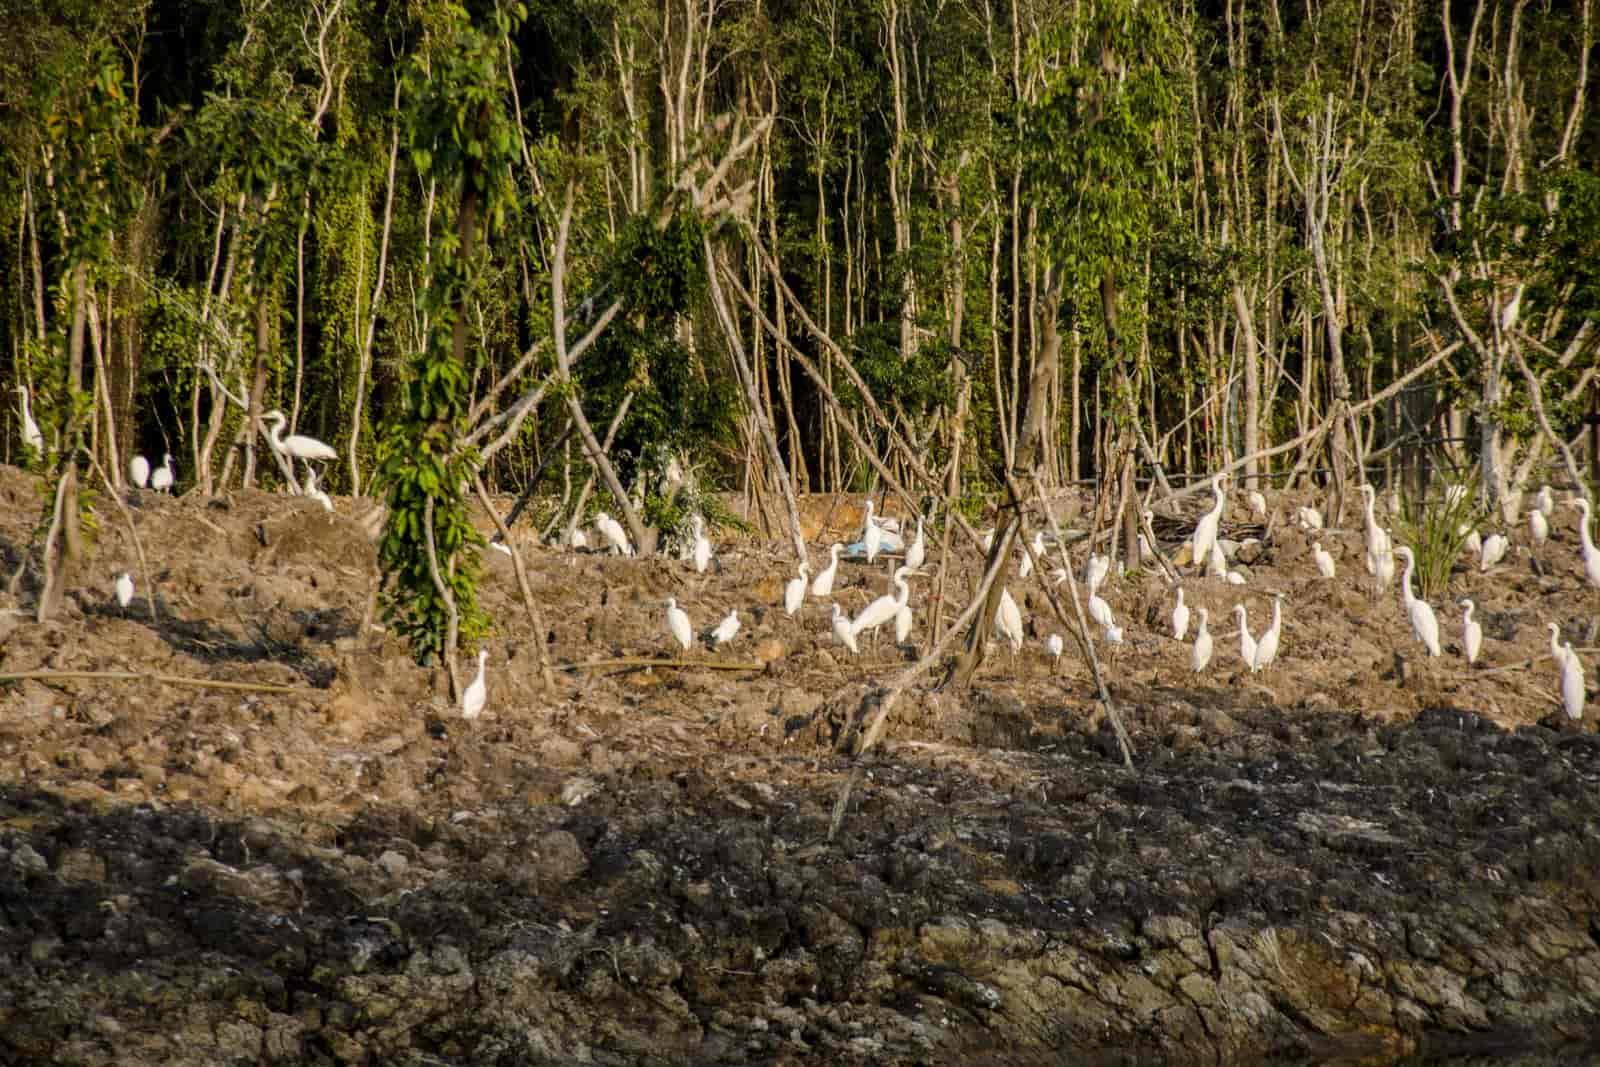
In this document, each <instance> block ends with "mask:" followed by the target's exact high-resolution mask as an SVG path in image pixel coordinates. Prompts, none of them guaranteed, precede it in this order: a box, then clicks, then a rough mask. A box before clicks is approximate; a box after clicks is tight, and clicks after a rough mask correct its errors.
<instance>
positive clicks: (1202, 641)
mask: <svg viewBox="0 0 1600 1067" xmlns="http://www.w3.org/2000/svg"><path fill="white" fill-rule="evenodd" d="M1198 614H1199V616H1200V629H1199V630H1197V631H1196V632H1195V635H1194V648H1192V649H1191V650H1190V652H1189V669H1190V670H1192V671H1194V673H1196V674H1199V673H1200V672H1201V671H1203V670H1205V669H1206V665H1207V664H1208V663H1210V662H1211V631H1210V630H1209V629H1208V628H1207V624H1208V623H1209V622H1210V619H1211V613H1210V612H1208V611H1206V609H1205V608H1200V609H1198Z"/></svg>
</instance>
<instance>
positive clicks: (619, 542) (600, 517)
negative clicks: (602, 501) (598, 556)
mask: <svg viewBox="0 0 1600 1067" xmlns="http://www.w3.org/2000/svg"><path fill="white" fill-rule="evenodd" d="M594 528H595V529H596V530H599V531H600V536H601V537H602V538H604V539H605V542H606V544H607V545H609V546H610V548H611V550H612V551H613V552H616V553H617V554H618V555H622V556H631V555H633V545H632V543H631V542H629V540H628V534H627V531H626V530H624V529H623V528H622V523H620V522H618V521H617V520H616V519H613V518H612V517H611V516H610V515H607V514H606V513H605V512H603V511H602V512H599V513H598V514H596V515H595V517H594Z"/></svg>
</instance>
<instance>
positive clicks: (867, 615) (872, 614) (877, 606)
mask: <svg viewBox="0 0 1600 1067" xmlns="http://www.w3.org/2000/svg"><path fill="white" fill-rule="evenodd" d="M891 580H892V581H893V583H894V587H895V589H896V591H897V592H896V595H894V596H889V595H887V594H885V595H884V596H880V597H879V598H878V599H876V600H874V601H873V602H872V603H870V604H868V605H867V606H866V607H864V608H862V609H861V614H859V615H857V616H856V617H855V618H854V619H853V620H851V623H850V629H851V630H853V631H855V634H856V636H858V637H859V636H860V635H861V633H862V631H865V630H872V631H876V630H877V629H878V627H880V626H882V625H883V624H884V623H886V622H890V621H892V620H893V619H894V617H895V615H896V613H898V612H899V610H900V609H901V608H903V607H905V606H906V604H907V602H908V601H909V600H910V598H911V587H910V586H909V585H907V584H906V568H905V567H899V568H896V570H895V572H894V577H893V578H892V579H891Z"/></svg>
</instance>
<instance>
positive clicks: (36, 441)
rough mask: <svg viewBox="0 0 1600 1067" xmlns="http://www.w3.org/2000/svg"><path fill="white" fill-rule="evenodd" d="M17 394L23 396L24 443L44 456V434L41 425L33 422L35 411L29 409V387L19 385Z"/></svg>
mask: <svg viewBox="0 0 1600 1067" xmlns="http://www.w3.org/2000/svg"><path fill="white" fill-rule="evenodd" d="M17 392H18V393H20V394H22V443H23V444H25V445H27V446H28V447H29V448H31V449H32V450H33V451H35V452H37V453H39V454H40V455H43V454H44V434H42V433H40V432H39V424H38V423H37V422H34V421H33V411H32V409H30V408H29V407H28V387H27V386H26V385H19V386H17Z"/></svg>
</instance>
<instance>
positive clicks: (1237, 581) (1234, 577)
mask: <svg viewBox="0 0 1600 1067" xmlns="http://www.w3.org/2000/svg"><path fill="white" fill-rule="evenodd" d="M1225 580H1226V581H1227V583H1228V584H1229V585H1243V584H1244V571H1229V572H1228V574H1227V577H1226V579H1225Z"/></svg>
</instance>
